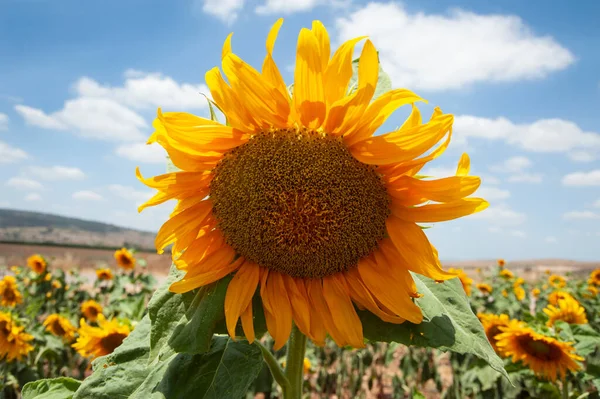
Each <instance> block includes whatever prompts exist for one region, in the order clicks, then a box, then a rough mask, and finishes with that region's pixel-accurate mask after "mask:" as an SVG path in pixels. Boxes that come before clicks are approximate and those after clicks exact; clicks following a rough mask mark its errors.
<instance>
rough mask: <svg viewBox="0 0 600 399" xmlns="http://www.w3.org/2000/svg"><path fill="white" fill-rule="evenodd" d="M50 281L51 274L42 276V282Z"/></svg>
mask: <svg viewBox="0 0 600 399" xmlns="http://www.w3.org/2000/svg"><path fill="white" fill-rule="evenodd" d="M50 280H52V274H50V273H46V275H45V276H44V281H50Z"/></svg>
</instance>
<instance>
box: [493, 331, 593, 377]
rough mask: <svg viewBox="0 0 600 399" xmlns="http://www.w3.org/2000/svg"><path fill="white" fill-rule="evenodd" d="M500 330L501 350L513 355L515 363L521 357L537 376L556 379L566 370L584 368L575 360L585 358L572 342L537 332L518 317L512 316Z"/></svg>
mask: <svg viewBox="0 0 600 399" xmlns="http://www.w3.org/2000/svg"><path fill="white" fill-rule="evenodd" d="M500 330H501V331H502V333H501V334H498V335H496V346H497V347H498V349H499V350H500V352H501V354H502V355H504V356H506V357H512V362H513V363H517V362H518V361H522V362H523V364H524V365H526V366H527V367H529V368H530V369H531V370H532V371H533V372H534V373H535V374H537V375H538V376H541V377H543V378H546V379H549V380H551V381H556V376H557V374H558V375H560V376H561V378H564V376H565V374H566V372H567V370H571V371H577V370H579V369H580V368H581V366H580V365H579V364H577V363H576V361H582V360H584V359H583V358H582V357H580V356H578V355H576V354H575V348H573V346H571V343H569V342H561V341H558V340H556V339H554V338H552V337H549V336H546V335H542V334H539V333H536V332H535V331H533V330H532V329H531V328H529V327H527V326H524V325H523V323H522V322H518V321H516V320H511V321H510V322H509V324H508V325H507V326H505V327H500Z"/></svg>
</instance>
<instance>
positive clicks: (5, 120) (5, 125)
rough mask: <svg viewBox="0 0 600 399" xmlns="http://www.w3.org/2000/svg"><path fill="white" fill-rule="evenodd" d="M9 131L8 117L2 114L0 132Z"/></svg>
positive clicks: (0, 116)
mask: <svg viewBox="0 0 600 399" xmlns="http://www.w3.org/2000/svg"><path fill="white" fill-rule="evenodd" d="M6 129H8V115H6V114H3V113H1V112H0V130H6Z"/></svg>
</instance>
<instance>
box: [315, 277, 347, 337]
mask: <svg viewBox="0 0 600 399" xmlns="http://www.w3.org/2000/svg"><path fill="white" fill-rule="evenodd" d="M305 283H306V291H307V292H308V297H309V299H310V303H311V308H312V309H313V313H314V314H316V315H318V316H320V321H322V324H320V323H319V324H315V323H314V319H312V318H311V328H312V330H311V332H312V335H313V337H314V338H313V339H315V342H316V343H317V344H318V345H321V346H322V345H323V344H324V343H325V332H328V333H329V335H330V336H331V338H333V340H334V341H335V343H336V344H337V345H338V346H345V345H348V341H346V340H345V336H344V335H343V334H342V333H341V332H340V331H339V329H338V328H337V326H336V325H335V323H334V322H333V317H332V314H331V310H330V309H329V306H328V305H327V301H326V300H325V297H324V294H323V283H322V281H321V280H320V279H309V280H306V281H305ZM321 328H323V329H322V330H321Z"/></svg>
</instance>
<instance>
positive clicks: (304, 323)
mask: <svg viewBox="0 0 600 399" xmlns="http://www.w3.org/2000/svg"><path fill="white" fill-rule="evenodd" d="M282 277H283V281H284V284H285V287H286V290H287V292H288V296H289V298H290V303H291V304H292V314H293V316H294V322H295V323H296V325H297V326H298V329H299V330H300V331H301V332H302V333H303V334H304V335H307V336H309V337H310V313H311V309H310V308H309V306H308V294H307V293H306V288H305V287H304V281H303V280H302V279H295V278H293V277H291V276H288V275H284V274H282Z"/></svg>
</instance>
